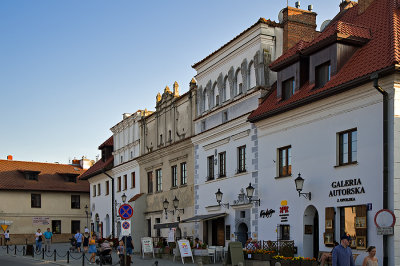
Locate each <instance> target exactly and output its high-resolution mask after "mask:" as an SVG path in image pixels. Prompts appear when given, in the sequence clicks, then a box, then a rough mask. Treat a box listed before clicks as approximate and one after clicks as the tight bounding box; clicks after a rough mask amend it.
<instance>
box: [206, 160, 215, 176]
mask: <svg viewBox="0 0 400 266" xmlns="http://www.w3.org/2000/svg"><path fill="white" fill-rule="evenodd" d="M207 165H208V167H207V180H213V179H214V155H212V156H209V157H207Z"/></svg>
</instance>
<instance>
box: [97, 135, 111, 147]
mask: <svg viewBox="0 0 400 266" xmlns="http://www.w3.org/2000/svg"><path fill="white" fill-rule="evenodd" d="M113 139H114V138H113V136H111V137H109V138H108V139H107V140H106V141H104V142H103V143H102V144H101V145H100V146H99V150H101V149H102V148H104V147H107V146H114V141H113Z"/></svg>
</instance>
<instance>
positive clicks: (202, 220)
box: [183, 19, 283, 246]
mask: <svg viewBox="0 0 400 266" xmlns="http://www.w3.org/2000/svg"><path fill="white" fill-rule="evenodd" d="M282 38H283V29H282V27H281V26H280V24H277V23H274V22H271V21H266V20H264V19H260V20H259V21H258V22H257V23H256V24H254V25H253V26H252V27H250V28H249V29H247V30H246V31H244V32H243V33H241V34H240V35H239V36H237V37H236V38H235V39H233V40H232V41H230V42H229V43H227V44H226V45H224V46H223V47H222V48H221V49H219V50H217V51H216V52H214V53H213V54H212V55H210V56H208V57H207V58H205V59H204V60H202V61H200V62H199V63H196V64H195V65H194V66H193V67H194V68H195V69H196V71H197V75H196V80H197V82H198V88H197V91H196V94H197V118H196V119H195V121H194V124H195V134H196V135H195V136H194V137H193V138H192V142H193V144H194V157H195V175H194V178H195V183H194V193H195V216H194V217H193V218H191V219H188V220H186V221H183V222H195V232H196V234H197V235H196V236H197V237H199V238H200V239H202V240H203V241H204V242H205V243H207V244H209V245H219V246H225V245H226V243H228V242H230V241H235V240H239V241H241V242H243V243H244V242H245V241H246V239H247V238H248V237H250V236H252V237H257V232H258V230H259V228H258V215H257V214H258V203H254V202H249V201H248V199H247V197H245V196H243V195H241V196H239V194H241V192H242V193H246V192H245V189H246V187H248V186H249V184H250V183H251V186H252V187H254V188H255V194H254V197H253V199H256V198H257V197H258V195H257V192H258V179H259V175H258V151H257V129H256V128H255V126H254V125H252V124H251V123H249V122H247V117H248V115H249V113H250V112H251V111H252V110H254V109H255V108H256V107H257V106H258V99H259V98H260V97H261V95H262V94H263V93H265V92H266V91H265V88H266V87H268V86H270V83H271V81H274V80H275V79H276V75H275V74H274V73H271V72H270V71H269V70H268V68H267V66H268V64H269V63H270V61H271V60H273V59H274V58H276V57H277V56H279V55H280V54H281V53H282ZM218 190H219V191H220V192H222V193H223V197H222V201H221V202H220V203H221V204H218V203H217V200H216V192H217V191H218ZM228 204H229V206H228Z"/></svg>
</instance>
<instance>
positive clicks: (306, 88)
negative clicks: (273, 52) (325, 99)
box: [249, 0, 400, 122]
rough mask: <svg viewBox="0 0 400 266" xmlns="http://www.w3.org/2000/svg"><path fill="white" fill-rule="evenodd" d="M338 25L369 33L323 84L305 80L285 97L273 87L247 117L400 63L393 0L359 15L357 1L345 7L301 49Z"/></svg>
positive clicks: (399, 14)
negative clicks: (284, 98) (306, 82)
mask: <svg viewBox="0 0 400 266" xmlns="http://www.w3.org/2000/svg"><path fill="white" fill-rule="evenodd" d="M339 22H340V23H339ZM349 25H350V26H349ZM353 25H354V26H353ZM355 25H356V26H355ZM338 27H339V28H340V30H342V31H343V32H352V34H356V35H357V36H359V37H362V38H365V37H368V31H369V32H370V40H369V41H368V42H367V43H366V44H364V45H363V46H362V47H361V48H359V49H358V50H357V51H356V52H355V53H354V54H353V55H352V56H351V58H350V59H349V60H348V61H347V62H346V64H345V65H344V66H343V67H342V68H341V69H340V71H339V72H338V73H337V74H336V75H334V76H332V77H331V80H330V81H329V82H328V83H326V84H325V86H324V87H322V88H319V89H316V90H314V89H313V88H314V84H311V85H310V84H305V85H303V86H302V88H300V90H299V91H298V92H297V93H295V94H294V95H293V96H292V97H291V98H289V99H288V100H285V101H279V100H278V99H277V97H276V88H275V89H274V90H275V91H274V92H273V93H271V94H270V95H269V96H268V97H267V98H266V99H265V100H264V101H263V102H262V103H261V105H260V106H259V107H258V108H257V109H256V110H254V111H253V112H252V113H251V115H250V116H249V120H250V121H252V122H255V121H258V120H260V119H263V118H266V117H268V116H271V115H273V114H275V113H279V112H281V111H284V110H287V109H290V108H295V106H297V105H299V104H301V103H305V102H307V101H311V100H312V99H315V98H317V97H318V96H321V97H322V96H324V95H325V96H326V95H328V94H329V93H333V92H334V91H335V90H340V89H341V88H342V87H343V86H344V85H346V84H352V83H357V82H361V81H362V80H367V79H369V77H370V75H371V74H372V73H374V72H376V71H380V70H385V69H387V68H388V67H392V66H394V65H395V64H399V62H400V10H399V8H398V7H397V6H396V3H395V1H393V0H375V1H374V2H373V3H371V5H370V6H369V7H368V9H367V10H366V11H364V13H362V14H360V15H359V14H358V5H356V6H354V7H352V8H350V9H348V10H346V12H345V13H344V14H343V15H342V16H341V17H340V19H339V20H338V21H337V22H336V23H333V24H332V25H328V27H327V29H326V30H325V31H324V32H323V33H322V34H321V35H320V36H318V37H317V38H316V39H315V40H314V41H313V42H311V43H310V44H309V45H308V46H306V47H305V48H304V49H308V48H309V47H311V46H312V45H316V44H317V43H318V41H320V42H321V41H322V40H323V39H324V38H326V37H327V35H328V33H327V34H325V32H332V31H335V30H336V29H337V28H338ZM286 60H288V59H286Z"/></svg>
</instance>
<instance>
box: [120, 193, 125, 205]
mask: <svg viewBox="0 0 400 266" xmlns="http://www.w3.org/2000/svg"><path fill="white" fill-rule="evenodd" d="M121 199H122V202H123V203H125V202H126V195H125V193H124V194H122V196H121Z"/></svg>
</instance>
